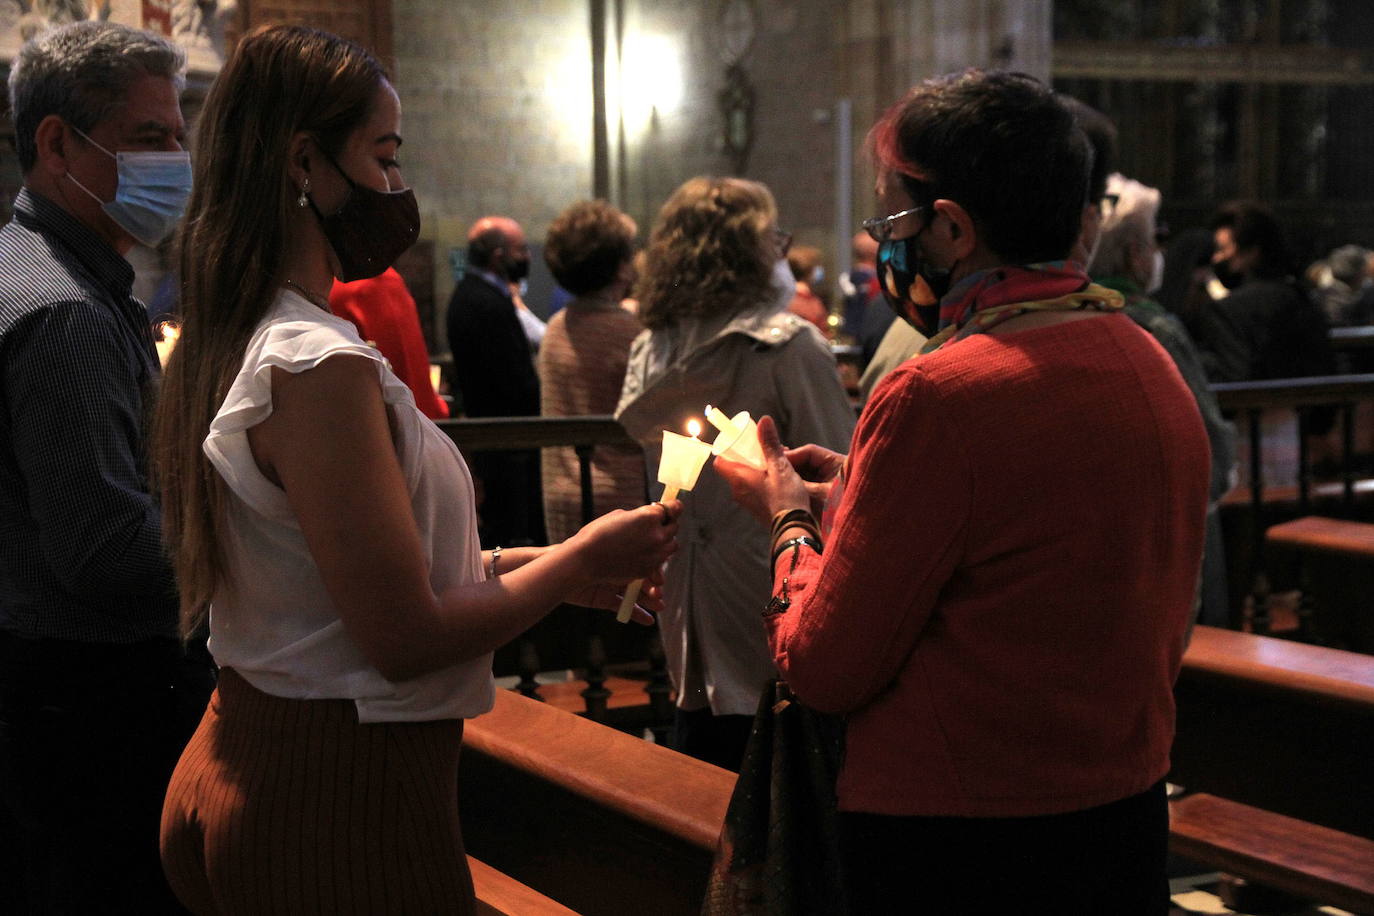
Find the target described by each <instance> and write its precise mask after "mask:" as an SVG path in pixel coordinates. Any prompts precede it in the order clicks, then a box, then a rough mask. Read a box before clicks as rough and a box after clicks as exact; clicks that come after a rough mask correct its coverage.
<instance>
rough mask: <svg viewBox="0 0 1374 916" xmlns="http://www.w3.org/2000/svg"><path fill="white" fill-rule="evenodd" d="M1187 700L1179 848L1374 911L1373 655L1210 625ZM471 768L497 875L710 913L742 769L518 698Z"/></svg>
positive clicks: (484, 849)
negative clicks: (706, 902)
mask: <svg viewBox="0 0 1374 916" xmlns="http://www.w3.org/2000/svg"><path fill="white" fill-rule="evenodd" d="M1177 695H1178V708H1179V731H1178V736H1177V740H1176V741H1175V745H1174V754H1173V758H1174V770H1173V771H1171V773H1170V780H1171V781H1173V782H1176V783H1179V784H1181V785H1183V786H1185V787H1186V788H1187V789H1188V790H1189V791H1190V792H1192V793H1193V794H1191V795H1189V796H1186V797H1184V798H1182V799H1180V800H1178V801H1175V802H1171V811H1172V815H1171V816H1172V827H1171V843H1172V845H1173V848H1174V849H1175V851H1176V852H1178V853H1180V854H1182V855H1185V856H1187V857H1188V858H1191V859H1194V860H1196V861H1199V862H1201V863H1205V864H1208V865H1211V866H1213V867H1215V868H1217V869H1222V870H1227V871H1231V872H1233V873H1235V874H1238V875H1241V876H1243V877H1246V878H1249V879H1251V880H1253V881H1255V882H1259V883H1264V884H1269V885H1272V886H1274V887H1278V888H1280V889H1283V890H1288V891H1291V892H1293V893H1297V894H1301V895H1303V896H1306V897H1310V898H1311V899H1314V900H1317V901H1319V902H1321V903H1331V904H1335V905H1337V906H1342V907H1344V908H1346V909H1350V910H1353V911H1355V912H1361V911H1364V912H1374V911H1371V910H1370V907H1369V901H1370V900H1371V899H1374V897H1371V895H1372V894H1374V887H1371V886H1370V885H1371V884H1372V883H1374V854H1372V853H1374V766H1371V765H1370V761H1371V760H1374V658H1372V657H1369V656H1363V655H1357V654H1355V653H1350V652H1341V651H1337V650H1332V649H1326V648H1322V647H1318V646H1308V645H1302V644H1298V643H1292V642H1287V641H1284V640H1278V639H1271V638H1266V637H1261V636H1254V635H1251V634H1246V633H1235V632H1231V631H1227V630H1216V629H1213V628H1211V627H1198V628H1196V629H1195V631H1194V636H1193V641H1192V644H1191V645H1190V647H1189V649H1188V651H1187V653H1186V654H1185V657H1184V668H1183V674H1182V676H1181V677H1180V680H1179V687H1178V691H1177ZM460 771H461V773H460V778H459V787H460V788H459V792H460V810H461V814H462V818H463V825H464V836H465V837H466V839H467V843H468V849H469V852H471V853H472V855H473V856H475V857H477V858H478V859H480V860H481V861H482V862H485V863H488V864H489V865H490V866H491V868H493V869H496V870H498V874H499V875H500V876H501V877H503V878H504V877H505V876H509V878H510V879H513V881H515V882H517V883H518V884H523V885H526V886H528V887H529V888H534V889H535V890H536V891H537V892H538V893H539V894H541V895H545V896H547V897H548V898H551V899H552V900H555V901H557V904H556V905H558V906H563V907H568V908H571V909H572V910H575V911H577V912H579V913H586V914H602V913H605V914H618V913H628V912H652V913H655V914H660V913H662V914H672V913H682V914H695V913H697V912H698V911H699V908H700V905H701V900H702V896H703V893H704V891H705V886H706V879H707V875H708V874H709V870H710V863H711V859H712V855H713V853H714V849H715V843H716V839H717V836H718V834H719V831H720V825H721V823H722V822H723V819H724V816H725V809H726V807H727V805H728V804H729V799H730V793H731V791H732V789H733V786H734V775H733V774H732V773H729V772H726V771H725V770H721V769H718V768H716V767H713V766H710V765H709V764H705V763H702V762H700V761H697V760H692V759H690V758H687V757H684V756H683V755H681V754H678V753H675V752H673V751H671V750H668V749H666V748H663V747H660V746H658V745H655V744H652V743H649V742H646V741H642V740H640V739H638V738H635V737H631V736H630V735H627V734H623V733H621V732H618V731H616V730H614V729H611V728H607V727H605V726H602V725H598V724H597V723H594V722H591V721H589V720H587V719H585V718H582V717H580V716H576V715H572V714H569V713H568V712H565V711H563V710H560V709H557V708H553V707H551V706H550V705H548V704H545V703H540V702H537V701H534V700H529V699H526V698H525V697H522V696H520V695H518V694H515V693H512V692H509V691H498V695H497V699H496V707H495V709H494V710H493V711H492V712H491V713H489V714H488V715H485V716H482V717H480V718H478V719H475V720H473V721H471V722H469V723H468V724H467V726H466V728H465V731H464V749H463V757H462V763H461V764H460ZM494 905H495V906H498V907H499V906H500V905H501V904H494ZM496 912H501V910H500V909H497V910H496ZM520 912H532V913H541V912H545V911H543V910H538V909H533V908H531V909H528V910H520ZM551 912H557V911H556V910H555V911H551Z"/></svg>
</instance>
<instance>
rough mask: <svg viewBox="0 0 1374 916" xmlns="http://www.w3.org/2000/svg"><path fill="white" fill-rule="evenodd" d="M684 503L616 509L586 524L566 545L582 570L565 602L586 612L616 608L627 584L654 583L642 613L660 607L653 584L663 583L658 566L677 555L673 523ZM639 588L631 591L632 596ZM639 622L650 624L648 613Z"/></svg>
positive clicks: (631, 607) (630, 609)
mask: <svg viewBox="0 0 1374 916" xmlns="http://www.w3.org/2000/svg"><path fill="white" fill-rule="evenodd" d="M681 513H682V503H680V502H678V501H677V500H672V501H669V502H666V503H653V504H650V505H647V506H640V507H639V508H638V509H630V510H624V509H617V510H615V511H614V512H608V513H607V514H605V515H603V516H601V517H600V518H598V519H596V520H594V521H592V522H590V523H588V524H587V525H585V526H583V528H582V529H581V530H580V531H578V532H577V534H575V535H573V536H572V537H571V538H569V539H568V540H567V542H566V545H567V547H568V548H569V549H570V550H572V551H573V554H574V556H576V557H577V562H578V564H579V566H580V567H581V569H582V576H581V579H582V584H581V585H579V586H578V587H577V588H576V589H574V590H573V591H572V592H571V593H569V594H568V595H567V597H566V600H569V601H572V602H573V603H576V604H581V605H583V606H585V607H608V608H614V607H616V606H617V605H616V602H615V595H614V594H611V593H609V592H610V589H612V588H613V589H615V590H616V591H619V590H620V588H621V587H622V586H623V585H624V584H625V583H626V582H627V581H629V580H631V579H634V580H635V581H636V582H637V583H638V582H642V581H643V580H644V579H646V578H647V579H648V580H649V581H650V582H651V583H653V584H655V588H653V589H651V590H650V592H649V594H648V595H647V596H646V599H645V609H646V610H656V609H659V608H661V607H662V601H661V597H660V595H659V594H658V590H657V587H656V586H657V583H659V582H661V580H662V576H661V572H660V570H661V567H662V566H663V564H664V562H666V561H667V559H668V557H670V556H672V554H673V552H674V551H675V550H677V541H676V536H677V519H678V516H679V515H681ZM638 591H639V590H638V589H636V590H635V592H636V596H637V595H638ZM633 611H634V602H633V600H632V601H631V602H630V608H629V612H628V613H626V615H625V619H626V620H627V621H628V620H629V619H630V614H631V613H633ZM640 619H641V621H642V622H645V623H648V622H651V621H652V619H653V618H652V617H651V616H649V615H648V614H642V615H641V616H640Z"/></svg>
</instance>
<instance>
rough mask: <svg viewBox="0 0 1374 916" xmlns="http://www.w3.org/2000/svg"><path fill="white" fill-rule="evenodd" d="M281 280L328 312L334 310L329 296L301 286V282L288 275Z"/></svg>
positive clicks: (283, 283)
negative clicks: (330, 304)
mask: <svg viewBox="0 0 1374 916" xmlns="http://www.w3.org/2000/svg"><path fill="white" fill-rule="evenodd" d="M281 282H282V285H283V286H289V287H291V288H292V289H294V290H295V291H296V292H298V293H300V294H301V295H302V296H304V297H305V298H306V299H308V300H310V302H312V303H313V304H315V305H317V306H319V307H320V308H322V309H324V310H325V311H326V312H329V311H332V310H331V309H330V308H329V299H328V297H326V296H321V295H319V294H318V293H312V292H311V291H310V290H308V289H306V288H305V287H304V286H301V285H300V284H299V283H297V282H296V281H295V280H292V279H289V278H286V277H283V278H282V281H281Z"/></svg>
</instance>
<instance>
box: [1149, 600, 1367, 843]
mask: <svg viewBox="0 0 1374 916" xmlns="http://www.w3.org/2000/svg"><path fill="white" fill-rule="evenodd" d="M1174 693H1175V697H1176V699H1177V702H1178V731H1177V733H1176V735H1175V738H1174V746H1173V755H1172V756H1173V768H1172V770H1171V771H1170V775H1169V779H1170V780H1171V781H1172V782H1175V783H1178V784H1180V785H1183V786H1185V787H1187V788H1188V789H1189V790H1192V791H1196V792H1206V793H1209V794H1212V795H1219V796H1221V797H1223V798H1227V799H1232V800H1234V801H1238V802H1242V803H1244V804H1248V805H1253V806H1255V807H1258V808H1263V809H1266V810H1268V811H1274V812H1277V813H1280V814H1285V815H1288V816H1289V817H1295V818H1299V819H1301V820H1304V821H1311V822H1312V823H1315V824H1320V825H1323V826H1326V827H1330V828H1333V829H1335V830H1341V831H1344V832H1346V833H1353V834H1356V835H1357V836H1362V837H1365V838H1368V839H1374V765H1371V761H1374V656H1369V655H1362V654H1359V653H1355V652H1343V651H1340V650H1338V649H1327V648H1323V647H1320V646H1309V645H1304V644H1302V643H1295V642H1289V641H1287V640H1281V639H1274V638H1271V637H1266V636H1255V635H1252V634H1249V633H1236V632H1233V631H1230V630H1218V629H1214V628H1212V627H1205V626H1199V627H1196V628H1194V630H1193V640H1192V644H1191V645H1190V646H1189V647H1188V651H1187V652H1186V653H1185V654H1184V658H1183V670H1182V672H1181V674H1180V675H1179V680H1178V685H1177V687H1176V688H1175V691H1174Z"/></svg>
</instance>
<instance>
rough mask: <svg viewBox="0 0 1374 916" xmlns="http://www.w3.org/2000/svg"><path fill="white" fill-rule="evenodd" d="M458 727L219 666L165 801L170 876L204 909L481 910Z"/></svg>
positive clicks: (194, 906) (165, 860)
mask: <svg viewBox="0 0 1374 916" xmlns="http://www.w3.org/2000/svg"><path fill="white" fill-rule="evenodd" d="M462 726H463V723H462V721H461V720H455V719H446V720H442V721H435V722H389V723H378V724H371V725H361V724H359V723H358V716H357V711H356V708H355V707H354V705H353V702H352V701H351V700H288V699H283V698H281V697H274V696H269V695H268V694H265V693H263V692H262V691H260V690H257V689H256V688H254V687H253V686H251V685H250V684H249V683H248V682H247V681H245V680H244V679H243V678H242V677H240V676H239V675H238V674H236V673H235V672H234V671H233V670H232V669H229V668H225V669H223V670H221V672H220V678H219V686H218V687H217V688H216V689H215V693H214V695H213V696H212V697H211V699H210V704H209V706H208V708H207V709H206V711H205V716H204V718H203V719H202V720H201V723H200V727H199V728H197V729H196V733H195V736H194V737H193V738H192V739H191V743H190V744H188V745H187V747H186V750H185V751H184V752H183V753H182V755H181V760H180V761H179V762H178V763H177V767H176V771H175V772H174V773H173V774H172V782H171V785H170V787H169V788H168V790H167V800H166V803H165V804H164V806H163V809H162V866H163V869H164V870H165V871H166V873H167V878H168V881H169V882H170V883H171V885H172V888H173V890H175V891H176V894H177V896H178V897H179V898H181V901H182V903H184V904H185V905H186V906H187V907H189V908H190V909H191V910H192V911H194V912H195V913H197V914H202V916H204V914H226V916H227V914H248V913H253V914H258V913H290V914H312V913H318V914H350V913H358V914H373V913H458V914H470V913H472V912H473V911H474V908H475V904H474V901H473V891H472V876H471V875H470V873H469V872H468V866H467V857H466V855H465V854H464V851H463V837H462V833H461V831H460V829H459V825H458V751H459V747H460V746H461V744H462V735H463V727H462Z"/></svg>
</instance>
